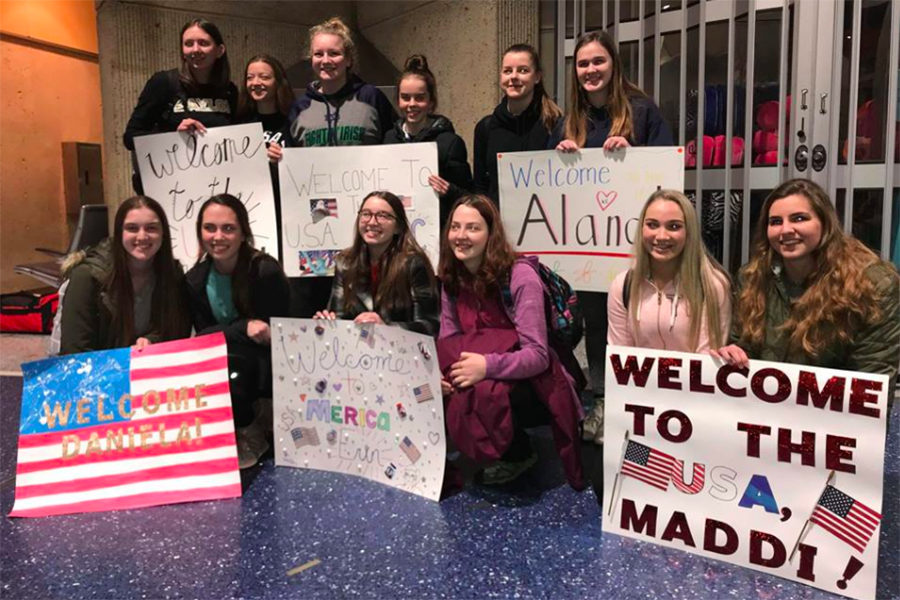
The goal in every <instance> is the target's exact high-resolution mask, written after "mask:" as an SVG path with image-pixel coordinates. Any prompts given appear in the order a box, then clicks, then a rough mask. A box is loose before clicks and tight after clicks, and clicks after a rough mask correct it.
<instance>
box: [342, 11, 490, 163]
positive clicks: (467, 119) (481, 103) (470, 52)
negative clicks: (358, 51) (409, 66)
mask: <svg viewBox="0 0 900 600" xmlns="http://www.w3.org/2000/svg"><path fill="white" fill-rule="evenodd" d="M497 14H498V2H497V1H496V0H475V1H455V2H453V1H445V0H439V1H437V2H397V1H393V2H359V3H358V4H357V23H358V26H359V30H360V32H361V33H362V34H363V35H364V36H365V37H366V38H367V39H368V40H369V41H371V42H372V44H373V45H374V46H375V47H377V48H378V49H379V50H381V52H382V53H383V54H384V55H385V56H386V57H387V58H388V59H389V60H390V61H391V62H392V63H394V65H396V66H397V68H398V69H402V68H403V63H404V62H405V61H406V58H407V57H408V56H409V55H411V54H416V53H423V54H425V56H426V57H427V58H428V64H429V66H430V67H431V70H432V71H433V72H434V75H435V78H436V79H437V82H438V96H439V100H440V106H439V107H438V112H440V113H441V114H443V115H445V116H447V117H448V118H450V120H451V121H453V125H454V127H455V128H456V132H457V133H458V134H459V135H460V136H461V137H462V138H463V139H464V140H465V142H466V148H467V149H468V151H469V162H470V163H471V160H472V133H473V132H474V130H475V124H476V123H477V122H478V121H479V119H481V118H482V117H483V116H485V115H486V114H488V113H490V112H491V111H492V110H493V109H494V106H495V105H496V104H497V100H498V97H499V88H498V73H499V68H498V65H499V60H498V53H499V52H500V50H498V42H497Z"/></svg>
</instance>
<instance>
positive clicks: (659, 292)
mask: <svg viewBox="0 0 900 600" xmlns="http://www.w3.org/2000/svg"><path fill="white" fill-rule="evenodd" d="M647 282H648V283H649V284H650V285H652V286H653V289H655V290H656V294H657V298H658V299H659V303H660V304H662V293H663V292H662V290H661V289H659V288H658V287H656V284H655V283H653V279H652V278H650V277H647ZM673 283H674V285H675V298H674V299H673V300H672V308H671V310H670V311H669V331H670V332H671V331H672V330H674V329H675V319H676V318H677V317H678V300H679V298H680V295H679V291H678V279H676V280H675V281H674V282H673ZM643 304H644V303H643V302H638V306H637V315H635V316H636V321H637V322H638V323H640V322H641V307H642V306H643Z"/></svg>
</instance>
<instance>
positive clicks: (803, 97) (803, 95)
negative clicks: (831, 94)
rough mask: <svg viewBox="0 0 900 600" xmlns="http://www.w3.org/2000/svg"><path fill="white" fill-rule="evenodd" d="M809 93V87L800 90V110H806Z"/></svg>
mask: <svg viewBox="0 0 900 600" xmlns="http://www.w3.org/2000/svg"><path fill="white" fill-rule="evenodd" d="M807 94H809V88H803V89H802V90H800V110H806V108H807V104H806V95H807Z"/></svg>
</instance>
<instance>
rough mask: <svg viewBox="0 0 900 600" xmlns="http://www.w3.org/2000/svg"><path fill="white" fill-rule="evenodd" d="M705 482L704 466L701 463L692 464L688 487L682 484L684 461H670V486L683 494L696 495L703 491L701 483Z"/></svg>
mask: <svg viewBox="0 0 900 600" xmlns="http://www.w3.org/2000/svg"><path fill="white" fill-rule="evenodd" d="M705 481H706V465H704V464H702V463H697V462H695V463H694V468H693V471H692V473H691V483H690V485H688V484H686V483H684V461H682V460H678V459H674V460H673V461H672V484H673V485H674V486H675V487H676V488H678V489H679V490H681V491H682V492H684V493H685V494H696V493H698V492H700V491H701V490H703V483H704V482H705Z"/></svg>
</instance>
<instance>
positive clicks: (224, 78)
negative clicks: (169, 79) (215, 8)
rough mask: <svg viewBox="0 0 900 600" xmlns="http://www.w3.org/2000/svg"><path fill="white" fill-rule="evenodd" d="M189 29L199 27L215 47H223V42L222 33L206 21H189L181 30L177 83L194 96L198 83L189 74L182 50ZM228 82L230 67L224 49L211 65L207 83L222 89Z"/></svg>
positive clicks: (198, 87)
mask: <svg viewBox="0 0 900 600" xmlns="http://www.w3.org/2000/svg"><path fill="white" fill-rule="evenodd" d="M191 27H199V28H200V29H202V30H203V31H205V32H206V33H207V34H209V37H211V38H212V39H213V42H215V44H216V45H217V46H224V45H225V40H224V39H223V38H222V32H221V31H219V28H218V27H216V25H215V23H213V22H211V21H207V20H206V19H191V20H190V21H188V22H187V23H185V24H184V27H182V28H181V33H180V34H178V48H179V50H178V53H179V56H181V69H180V71H179V74H178V81H180V82H181V87H183V88H184V89H185V90H186V91H187V92H189V93H192V94H194V93H197V92H198V91H199V89H200V83H199V82H198V81H197V80H196V79H194V74H193V73H192V72H191V67H190V65H189V64H188V61H187V59H185V58H184V50H183V48H182V45H183V40H184V32H185V31H187V30H188V29H190V28H191ZM230 81H231V66H230V65H229V63H228V49H227V48H226V50H225V52H223V53H222V56H220V57H219V58H217V59H216V62H215V64H214V65H213V68H212V72H211V73H210V75H209V83H210V84H212V85H214V86H216V87H219V88H224V87H226V86H227V85H228V82H230Z"/></svg>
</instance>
